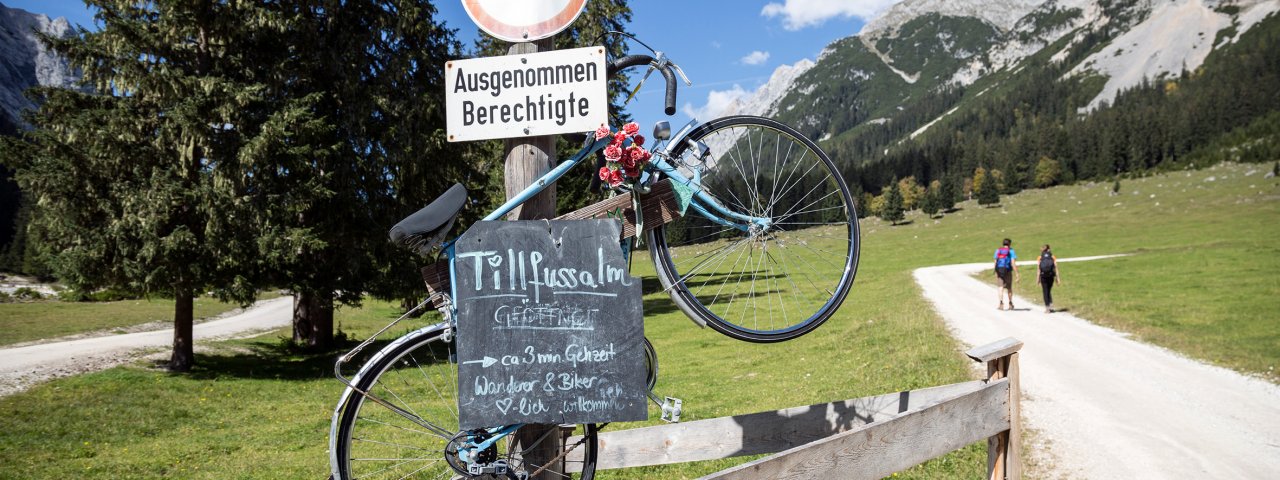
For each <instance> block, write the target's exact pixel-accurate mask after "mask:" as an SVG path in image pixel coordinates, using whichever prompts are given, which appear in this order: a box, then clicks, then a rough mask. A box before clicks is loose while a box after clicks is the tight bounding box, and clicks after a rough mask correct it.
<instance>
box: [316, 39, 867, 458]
mask: <svg viewBox="0 0 1280 480" xmlns="http://www.w3.org/2000/svg"><path fill="white" fill-rule="evenodd" d="M633 40H634V37H633ZM636 41H637V42H639V41H638V40H636ZM639 43H640V44H641V45H644V44H643V42H639ZM644 47H645V48H648V49H649V51H650V52H652V55H628V56H624V57H622V58H619V59H616V60H614V61H612V62H610V64H609V66H608V72H609V74H610V75H614V74H616V73H618V72H621V71H623V70H625V69H627V68H631V67H638V66H647V67H648V68H649V70H648V72H647V73H646V74H645V76H644V78H648V77H649V74H650V73H652V72H655V71H656V72H659V73H660V74H661V75H662V76H663V77H664V79H665V82H666V98H665V107H666V113H667V114H668V115H671V114H673V113H674V112H675V95H676V83H677V81H676V77H677V76H680V77H682V79H683V80H684V81H685V82H686V84H689V82H688V79H687V78H684V73H683V72H682V71H681V70H680V68H679V67H678V66H677V65H676V64H675V63H674V62H672V61H671V60H670V58H668V57H667V56H666V55H664V54H663V53H662V52H658V51H656V50H653V49H652V48H649V47H648V45H644ZM640 83H641V84H643V79H642V80H641V81H640ZM638 88H639V87H638V86H637V89H638ZM653 139H654V140H656V142H655V143H654V145H652V147H651V148H650V150H649V151H650V152H651V154H652V159H651V163H650V165H649V167H648V168H647V169H646V172H645V174H644V177H643V179H642V180H641V181H640V182H638V183H636V184H635V185H633V186H632V187H633V188H634V189H635V190H639V191H640V192H644V191H647V190H650V189H651V188H652V187H654V186H657V185H660V184H662V183H663V182H666V183H668V184H669V185H671V186H673V188H675V189H676V190H679V191H681V192H682V194H683V196H684V197H687V198H684V199H683V201H681V202H680V203H681V206H682V207H684V209H685V210H684V215H683V216H679V217H678V218H675V219H673V220H671V221H670V222H668V223H664V224H662V225H657V226H652V228H651V229H649V230H648V231H647V232H642V231H641V229H637V232H636V233H635V234H634V235H633V237H632V238H625V239H621V241H620V243H619V246H620V247H621V248H622V249H623V251H624V253H625V254H628V255H629V254H631V252H632V250H634V249H636V248H635V247H636V243H637V242H636V241H635V240H636V237H638V236H639V235H644V238H645V240H646V242H645V243H647V246H648V249H647V250H648V256H649V258H650V260H651V261H652V263H653V265H654V267H655V270H656V274H657V277H658V279H659V280H660V283H661V285H662V288H663V289H664V290H665V291H666V292H667V293H668V294H669V295H670V296H671V299H672V301H673V302H674V303H675V304H676V305H677V306H678V308H679V309H680V310H681V311H682V312H683V313H684V314H685V315H687V316H688V317H689V318H690V319H691V320H693V321H694V322H695V323H697V324H698V325H700V326H709V327H711V328H713V329H714V330H716V331H717V332H720V333H723V334H725V335H728V336H730V337H733V338H736V339H740V340H745V341H750V342H779V341H784V340H789V339H793V338H796V337H799V336H801V335H804V334H806V333H808V332H811V331H813V330H814V329H815V328H817V327H818V326H819V325H821V324H822V323H823V322H825V321H826V320H827V319H829V318H830V317H831V315H832V314H833V313H834V312H835V311H836V309H837V308H838V307H839V306H840V305H841V303H842V302H843V301H844V299H845V297H846V296H847V295H848V293H849V290H850V288H851V287H852V285H853V281H854V276H855V273H856V272H857V266H858V252H859V244H860V242H859V232H858V222H857V215H856V212H855V209H854V204H853V201H852V199H851V198H850V195H849V190H848V188H847V186H846V185H845V182H844V180H843V179H842V177H841V175H840V173H839V171H838V170H837V168H836V165H835V164H834V163H833V162H832V161H831V159H830V158H828V157H827V155H826V154H825V153H824V152H823V151H822V150H821V149H820V148H819V147H818V146H817V145H816V144H815V143H814V142H813V141H811V140H810V139H808V138H805V137H804V136H803V135H801V134H800V133H798V132H796V131H795V130H794V129H792V128H790V127H788V126H786V125H783V124H780V123H778V122H776V121H773V120H770V119H767V118H762V117H756V116H731V117H725V118H718V119H715V120H712V121H709V122H706V123H701V124H698V123H696V121H694V122H690V123H689V124H688V125H685V126H684V127H683V128H682V129H680V130H679V131H678V132H677V133H675V134H674V135H672V134H671V129H670V127H669V126H668V125H667V123H666V122H660V123H659V124H658V125H657V126H655V128H654V132H653ZM609 141H610V139H608V138H602V139H595V138H593V137H592V136H590V135H588V139H587V140H586V142H585V145H584V146H583V148H582V149H581V150H580V151H579V152H577V153H576V154H575V155H573V156H572V157H571V158H569V159H568V160H565V161H564V162H562V163H560V164H559V165H558V166H557V167H555V168H554V169H552V170H551V171H550V172H548V173H547V174H546V175H545V176H543V177H542V178H540V179H538V180H536V181H534V182H533V183H532V184H531V185H530V186H529V187H528V188H527V189H525V190H524V191H523V192H521V193H520V194H519V195H517V196H515V197H514V198H512V199H511V200H510V201H508V202H506V203H505V204H503V205H502V206H500V207H498V208H497V209H496V210H494V211H493V212H491V213H489V214H488V215H487V216H485V217H484V220H497V219H500V218H501V217H503V216H504V215H506V214H507V213H508V212H510V211H511V210H512V209H514V208H516V207H517V206H518V205H520V204H521V203H523V202H524V201H526V200H527V199H529V198H531V197H533V196H534V195H536V194H537V193H539V192H541V191H542V189H544V188H546V186H547V185H551V184H553V183H554V182H556V181H557V180H558V179H560V178H561V177H563V176H564V175H565V174H567V173H568V172H569V171H570V170H571V169H573V167H574V166H576V165H578V164H579V163H581V162H583V161H586V160H587V159H589V158H593V157H595V155H596V153H597V152H599V151H600V150H601V149H603V148H605V146H606V145H608V144H609ZM640 192H625V191H624V192H621V193H623V194H636V193H640ZM465 203H466V190H465V188H464V187H462V186H461V185H454V186H453V187H452V188H450V189H449V190H448V191H446V192H445V193H444V194H443V195H442V196H441V197H439V198H438V199H437V200H435V201H433V202H432V203H431V204H430V205H428V206H427V207H425V208H423V209H422V210H420V211H418V212H417V213H414V214H413V215H411V216H409V217H407V218H405V219H404V220H403V221H401V222H400V223H399V224H397V225H396V226H395V227H394V228H393V229H392V231H391V237H392V240H393V241H395V242H397V243H399V244H402V245H404V246H406V247H408V248H411V249H413V250H415V251H417V252H419V253H421V254H423V255H427V254H430V253H431V252H433V251H435V249H437V248H439V251H441V252H442V253H443V254H444V257H445V259H444V260H442V261H447V262H448V263H447V265H448V266H449V270H448V271H449V274H450V276H452V274H453V269H454V266H455V262H456V260H457V259H456V257H455V255H454V248H453V247H454V242H455V241H456V239H454V240H449V241H443V240H444V238H445V236H446V235H447V234H448V232H449V231H450V229H451V227H452V225H453V222H454V219H455V218H456V217H457V215H458V213H459V212H460V211H461V209H462V208H463V206H464V204H465ZM650 221H651V222H652V223H651V225H653V224H656V223H657V221H656V220H650ZM450 288H451V287H450ZM446 291H447V292H448V293H445V292H446ZM456 296H457V292H456V291H452V290H449V289H448V288H446V289H445V291H438V292H436V293H434V294H433V295H432V296H431V298H428V299H427V300H426V301H424V302H423V303H422V304H420V305H418V306H417V307H415V308H414V309H413V310H411V311H410V312H408V313H406V314H405V316H402V317H400V318H399V319H397V320H395V321H394V322H392V323H391V324H390V325H387V327H385V328H383V329H382V330H381V331H379V332H378V333H377V334H375V335H374V336H373V337H371V338H369V339H368V340H366V341H365V342H363V343H361V344H360V345H359V346H357V347H356V348H355V349H353V350H352V351H351V352H349V353H347V354H345V355H343V356H342V357H341V358H339V359H338V361H337V362H336V364H335V367H334V369H335V375H336V376H337V377H338V378H339V379H340V380H341V381H342V382H343V383H345V384H346V385H347V388H346V390H345V391H344V392H343V394H342V396H341V398H340V400H339V402H338V405H337V407H336V409H335V410H334V415H333V421H332V425H331V430H330V439H329V447H330V448H329V451H330V457H331V466H332V469H333V478H335V479H342V480H346V479H355V478H397V479H398V478H470V477H479V476H496V477H507V478H528V477H531V476H537V475H539V474H541V473H542V472H543V471H544V469H546V468H548V467H549V466H550V465H542V464H539V465H534V464H531V463H530V462H527V461H525V460H524V459H525V458H526V457H527V455H525V452H526V451H528V450H529V449H533V448H539V447H540V445H541V444H542V442H545V441H551V439H550V438H548V437H549V436H551V432H552V431H553V430H548V434H547V435H544V436H543V438H535V439H531V440H530V439H524V440H521V441H515V440H514V439H515V438H517V437H518V436H519V435H518V433H519V431H520V429H521V428H523V427H524V425H520V424H516V425H501V426H494V427H492V428H485V429H474V430H460V429H459V428H458V426H459V421H458V417H459V415H458V387H459V386H458V377H457V372H458V365H457V363H456V362H457V355H456V352H455V345H456V344H455V341H456V338H455V336H456V332H457V329H456V327H457V322H459V321H463V322H465V321H467V320H466V319H459V318H457V307H456V305H454V303H453V301H452V299H453V298H455V297H456ZM429 306H431V307H435V308H437V309H438V310H439V311H440V312H441V313H442V316H443V321H441V322H439V323H436V324H434V325H430V326H426V327H423V328H420V329H417V330H414V331H412V332H410V333H408V334H406V335H404V336H401V337H399V338H398V339H396V340H394V341H392V342H390V343H389V344H387V345H386V346H384V347H382V348H381V349H380V350H378V351H377V352H376V353H374V354H373V355H372V356H371V357H370V358H369V359H368V360H367V361H365V363H364V364H363V366H362V367H361V368H359V370H358V371H357V373H356V374H355V375H353V376H352V377H350V378H347V377H345V376H344V375H343V367H344V366H345V365H346V364H347V363H348V362H351V361H352V360H353V359H354V358H356V357H357V355H358V354H359V353H360V352H361V351H362V350H363V349H364V348H366V347H368V346H369V345H370V344H371V343H372V342H373V341H375V339H377V338H378V337H379V336H380V335H383V334H384V333H385V332H387V331H388V330H390V329H391V327H392V326H394V325H395V324H397V323H398V322H400V321H401V320H403V319H404V318H406V317H408V316H410V315H412V314H414V313H416V312H417V311H420V310H423V309H426V308H428V307H429ZM645 346H646V363H647V366H648V372H647V375H646V383H647V386H648V389H649V397H650V398H651V399H653V401H654V402H655V403H657V404H659V405H660V406H663V407H665V408H664V415H666V416H675V417H677V418H678V406H677V405H674V404H672V403H671V401H672V399H670V398H667V399H666V400H663V399H662V398H660V397H658V396H657V395H656V394H654V393H653V389H654V386H655V384H656V379H657V356H656V353H654V351H653V348H652V345H650V344H649V343H648V341H647V340H646V341H645ZM673 414H674V415H673ZM602 427H603V425H595V424H587V425H579V426H577V427H576V432H575V433H576V435H575V436H574V437H573V438H571V439H570V440H569V441H568V442H567V443H566V445H565V448H564V452H563V453H562V454H561V457H559V458H554V459H552V462H562V463H563V466H564V468H563V470H562V471H563V472H564V473H563V475H565V476H566V477H571V478H582V479H590V478H592V477H593V476H594V472H595V467H596V450H597V434H598V432H599V430H600V428H602ZM555 441H559V439H555ZM556 471H557V472H559V471H561V470H560V469H559V468H557V469H556Z"/></svg>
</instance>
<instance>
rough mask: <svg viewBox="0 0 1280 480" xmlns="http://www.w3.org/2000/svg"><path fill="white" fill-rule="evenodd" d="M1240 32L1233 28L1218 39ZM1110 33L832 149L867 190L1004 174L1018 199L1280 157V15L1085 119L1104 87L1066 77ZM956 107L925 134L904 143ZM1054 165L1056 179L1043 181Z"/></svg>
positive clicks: (918, 105)
mask: <svg viewBox="0 0 1280 480" xmlns="http://www.w3.org/2000/svg"><path fill="white" fill-rule="evenodd" d="M1234 34H1235V32H1234V30H1231V29H1228V30H1226V31H1224V32H1223V33H1222V34H1220V39H1219V40H1221V37H1222V35H1234ZM1107 37H1108V34H1107V33H1105V32H1094V33H1092V34H1090V35H1089V36H1088V37H1087V38H1086V39H1085V41H1082V42H1079V43H1078V44H1076V45H1074V46H1071V47H1069V48H1071V49H1072V50H1071V53H1070V55H1069V56H1068V57H1067V58H1066V60H1065V61H1060V62H1055V61H1052V60H1051V59H1050V58H1049V57H1048V55H1047V54H1044V53H1043V52H1042V54H1040V55H1037V56H1033V57H1031V58H1029V59H1028V60H1027V63H1026V64H1025V65H1023V66H1022V67H1021V68H1020V69H1019V73H1018V74H1006V75H993V78H992V81H991V82H979V83H978V84H975V85H971V86H970V87H969V88H968V89H967V90H966V89H961V88H949V89H946V90H944V91H939V92H934V93H932V94H931V95H930V96H929V97H928V98H925V99H923V100H922V101H919V102H915V103H913V104H912V105H911V107H910V108H908V109H905V110H904V112H903V113H902V116H901V117H899V118H898V120H899V121H895V122H889V123H884V124H877V125H864V126H863V127H862V128H860V129H859V130H857V131H856V133H855V134H854V135H847V136H842V137H840V138H838V139H837V140H838V141H833V142H830V143H827V144H824V148H826V149H827V150H828V152H830V153H831V156H832V157H833V158H835V159H837V161H838V162H839V163H840V164H841V168H842V170H843V171H844V173H845V176H846V178H847V179H849V181H850V184H851V188H853V189H855V190H860V191H865V192H869V193H880V192H882V191H883V190H885V188H886V187H887V186H889V185H890V184H893V183H894V182H896V181H897V180H898V179H902V178H908V177H910V178H913V179H914V180H915V181H916V182H918V183H919V184H920V185H923V186H927V185H929V184H930V183H931V182H933V181H942V182H943V183H945V182H946V181H948V180H950V181H958V182H964V183H967V184H970V186H971V184H972V182H973V178H972V177H973V175H974V172H975V170H977V169H979V168H981V169H984V170H985V171H987V172H993V171H994V172H998V174H997V176H998V177H999V179H1000V181H999V183H998V186H999V193H1013V192H1017V191H1019V190H1022V189H1025V188H1032V187H1043V186H1049V185H1053V184H1060V183H1071V182H1074V181H1079V180H1099V179H1111V178H1114V177H1117V176H1123V175H1129V174H1137V173H1140V172H1144V171H1147V170H1151V169H1158V168H1177V167H1184V166H1190V165H1191V164H1193V163H1199V164H1201V165H1203V164H1206V163H1212V162H1217V161H1221V160H1231V161H1243V162H1251V161H1252V162H1264V161H1273V160H1276V159H1277V158H1280V49H1277V48H1275V46H1276V45H1277V44H1280V18H1277V17H1274V16H1273V17H1271V18H1269V19H1267V20H1266V21H1264V22H1261V23H1259V24H1258V25H1255V26H1254V27H1253V28H1252V29H1250V30H1249V31H1248V32H1246V33H1245V34H1244V35H1242V36H1241V38H1240V39H1239V40H1238V41H1237V42H1235V43H1234V44H1230V45H1229V46H1225V47H1219V48H1218V49H1217V50H1216V51H1214V52H1213V53H1212V54H1211V55H1209V57H1208V58H1207V59H1206V61H1205V62H1204V64H1203V65H1201V66H1200V67H1199V68H1197V69H1195V71H1183V72H1182V73H1181V74H1180V75H1177V76H1174V77H1170V78H1162V79H1157V80H1151V81H1147V82H1144V83H1142V84H1141V85H1139V86H1136V87H1134V88H1131V89H1128V90H1126V91H1123V92H1120V94H1119V95H1118V96H1117V98H1116V99H1115V101H1114V102H1113V103H1112V104H1110V105H1103V106H1101V107H1099V108H1098V109H1097V110H1095V111H1084V110H1082V107H1084V106H1085V105H1087V104H1088V102H1089V100H1090V99H1092V98H1093V97H1094V96H1095V95H1096V94H1097V93H1098V92H1099V91H1100V90H1101V88H1102V84H1103V83H1104V79H1102V78H1100V77H1096V76H1089V77H1079V76H1076V77H1070V78H1066V79H1064V77H1066V75H1067V73H1068V71H1069V70H1070V69H1071V68H1072V67H1073V66H1074V65H1075V64H1076V63H1078V61H1079V60H1080V59H1082V58H1084V57H1085V56H1087V55H1089V54H1090V53H1092V52H1093V51H1094V49H1096V48H1098V47H1099V46H1100V45H1102V44H1104V43H1105V42H1106V41H1107V40H1108V38H1107ZM1052 50H1056V49H1052V48H1049V49H1046V51H1052ZM983 91H985V93H984V94H982V95H978V94H977V93H979V92H983ZM951 109H955V112H954V113H951V114H950V115H947V116H945V117H944V118H943V119H942V120H940V121H938V122H937V123H936V124H934V125H932V126H930V127H929V129H928V130H927V131H926V132H925V133H924V134H922V135H919V136H918V137H916V138H915V139H907V140H902V139H903V138H904V137H905V136H906V134H907V133H909V132H911V131H914V130H915V129H917V128H919V127H920V126H923V125H924V124H926V123H927V122H928V121H930V120H931V119H933V118H936V117H937V116H938V115H942V114H943V113H945V112H947V111H948V110H951ZM1044 166H1049V167H1051V168H1049V171H1050V172H1056V173H1054V174H1053V175H1050V176H1049V177H1048V178H1046V177H1045V176H1044V175H1041V176H1040V178H1037V175H1036V170H1037V167H1041V168H1042V170H1043V169H1044ZM966 180H967V182H966Z"/></svg>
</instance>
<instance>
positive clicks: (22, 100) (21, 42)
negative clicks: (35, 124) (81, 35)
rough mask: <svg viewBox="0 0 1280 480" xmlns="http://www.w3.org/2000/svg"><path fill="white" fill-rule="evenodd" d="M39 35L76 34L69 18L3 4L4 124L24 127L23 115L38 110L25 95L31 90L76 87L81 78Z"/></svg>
mask: <svg viewBox="0 0 1280 480" xmlns="http://www.w3.org/2000/svg"><path fill="white" fill-rule="evenodd" d="M36 32H40V33H43V34H45V35H50V36H54V37H66V36H70V35H73V34H74V29H73V28H72V26H71V24H70V23H68V22H67V20H66V19H65V18H56V19H49V17H48V16H45V15H41V14H38V13H31V12H28V11H26V10H21V9H17V8H9V7H7V6H5V5H4V4H2V3H0V124H3V125H5V126H7V127H10V128H12V127H15V126H17V125H21V124H22V121H21V118H22V116H21V112H22V110H24V109H28V108H31V107H34V106H35V105H34V104H33V103H31V101H30V100H28V99H27V98H26V97H25V96H23V92H24V91H25V90H26V89H28V88H31V87H34V86H37V85H41V86H56V87H69V88H70V87H74V86H75V84H76V82H77V81H78V80H79V76H78V75H77V74H76V73H75V72H74V70H73V69H71V68H70V67H69V66H68V65H67V63H66V62H65V61H64V60H62V59H61V58H59V57H58V56H57V55H56V54H54V53H53V52H50V51H49V50H48V49H46V48H45V47H44V45H42V44H41V43H40V41H39V40H38V38H37V37H36Z"/></svg>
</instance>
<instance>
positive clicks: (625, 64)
mask: <svg viewBox="0 0 1280 480" xmlns="http://www.w3.org/2000/svg"><path fill="white" fill-rule="evenodd" d="M655 63H657V60H655V59H654V58H653V57H651V56H648V55H627V56H625V57H622V58H619V59H617V60H614V61H613V63H610V64H609V66H608V67H607V68H606V73H607V74H608V75H609V76H613V74H615V73H618V72H620V71H622V70H625V69H628V68H631V67H638V66H641V65H653V64H655ZM671 65H672V64H670V63H667V64H665V65H662V66H661V67H659V68H658V71H659V72H662V76H663V77H666V79H667V97H666V108H665V109H664V110H663V111H664V112H666V114H667V115H675V113H676V76H675V74H673V73H671Z"/></svg>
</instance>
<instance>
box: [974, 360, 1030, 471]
mask: <svg viewBox="0 0 1280 480" xmlns="http://www.w3.org/2000/svg"><path fill="white" fill-rule="evenodd" d="M1021 348H1022V342H1021V341H1018V340H1017V339H1014V338H1006V339H1004V340H1000V341H998V342H995V343H991V344H988V345H983V346H981V347H977V348H974V349H972V350H969V351H968V352H965V354H966V355H968V356H969V358H972V359H974V360H975V361H978V362H983V363H986V364H987V381H988V382H994V381H996V380H999V379H1002V378H1007V379H1009V430H1008V431H1004V432H1000V433H998V434H996V435H994V436H992V437H990V438H988V439H987V478H988V479H990V480H1019V479H1021V478H1022V422H1021V420H1019V415H1020V412H1019V410H1020V408H1019V405H1020V402H1021V399H1022V388H1021V386H1020V385H1019V382H1020V380H1019V378H1020V372H1019V371H1018V350H1020V349H1021Z"/></svg>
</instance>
